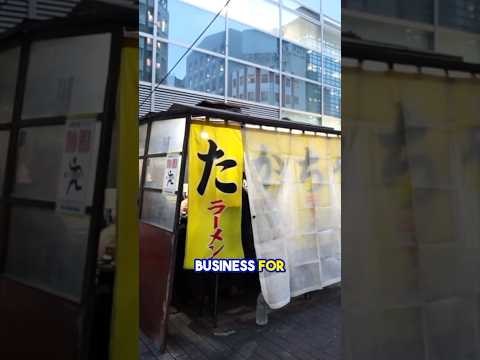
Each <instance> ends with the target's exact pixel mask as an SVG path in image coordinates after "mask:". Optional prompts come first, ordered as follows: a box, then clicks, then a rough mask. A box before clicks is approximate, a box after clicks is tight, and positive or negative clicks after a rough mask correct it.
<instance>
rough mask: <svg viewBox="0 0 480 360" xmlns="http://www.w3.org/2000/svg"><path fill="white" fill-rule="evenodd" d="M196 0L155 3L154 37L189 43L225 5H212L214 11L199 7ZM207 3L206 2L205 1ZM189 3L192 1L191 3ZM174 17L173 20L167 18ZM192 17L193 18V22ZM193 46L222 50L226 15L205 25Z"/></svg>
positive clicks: (173, 0) (219, 51) (223, 50)
mask: <svg viewBox="0 0 480 360" xmlns="http://www.w3.org/2000/svg"><path fill="white" fill-rule="evenodd" d="M202 2H205V1H198V0H186V1H183V0H168V1H159V2H158V15H157V36H159V37H162V38H165V39H169V40H175V41H179V42H181V43H183V44H185V45H188V46H190V44H192V43H193V42H194V41H195V39H196V38H197V37H198V36H199V35H200V34H201V33H202V31H203V30H204V29H205V28H206V27H207V26H208V25H209V24H210V22H211V21H212V19H213V18H214V16H215V14H216V13H217V12H218V11H219V10H220V9H221V8H222V7H223V5H224V4H217V6H215V4H211V6H210V7H212V8H216V9H215V14H214V13H212V12H209V11H205V10H202V9H201V8H200V7H203V6H202ZM206 2H207V3H208V1H206ZM188 3H191V4H194V5H190V4H188ZM170 19H174V21H170ZM192 19H195V21H192ZM195 46H196V47H199V48H202V49H206V50H210V51H214V52H218V53H221V54H224V53H225V18H224V17H222V16H219V17H218V18H217V19H216V20H215V21H214V22H213V23H212V24H211V25H210V27H209V28H208V30H207V31H206V32H205V34H203V35H202V38H201V39H200V40H199V41H198V42H197V44H196V45H195Z"/></svg>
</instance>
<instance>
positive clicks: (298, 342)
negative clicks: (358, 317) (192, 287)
mask: <svg viewBox="0 0 480 360" xmlns="http://www.w3.org/2000/svg"><path fill="white" fill-rule="evenodd" d="M340 303H341V301H340V288H338V287H333V288H329V289H324V290H321V291H317V292H314V293H312V294H311V297H310V298H308V299H306V298H304V297H299V298H297V299H295V300H294V301H293V302H292V303H291V304H289V305H288V306H286V307H285V308H283V309H280V310H277V311H274V312H272V313H271V314H270V315H269V322H268V325H266V326H264V327H260V326H257V325H256V324H255V309H254V308H253V307H246V306H244V307H240V308H237V309H235V311H233V313H232V311H230V312H228V313H222V314H220V316H219V323H218V328H216V329H214V328H213V324H212V319H211V318H210V317H208V316H205V317H201V318H195V319H193V318H191V317H189V316H187V315H186V314H184V313H180V312H179V313H176V314H172V315H171V316H170V323H169V335H168V338H167V350H166V352H165V353H164V354H160V353H159V352H158V351H157V349H156V348H155V346H154V345H153V344H152V343H151V342H150V341H149V339H148V338H147V337H146V336H144V335H142V336H141V338H140V348H141V359H142V360H223V359H227V360H250V359H252V360H253V359H255V360H340V359H341V358H342V354H341V332H342V324H341V323H342V321H341V305H340Z"/></svg>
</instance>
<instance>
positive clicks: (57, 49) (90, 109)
mask: <svg viewBox="0 0 480 360" xmlns="http://www.w3.org/2000/svg"><path fill="white" fill-rule="evenodd" d="M110 40H111V34H94V35H86V36H76V37H67V38H61V39H53V40H44V41H38V42H35V43H33V45H32V48H31V54H30V63H29V69H28V74H27V83H26V88H25V99H24V106H23V112H22V118H23V119H28V118H39V117H52V116H62V115H67V114H89V113H101V112H102V111H103V107H104V99H105V89H106V84H107V74H108V66H109V60H110V54H109V52H110ZM85 49H89V51H85ZM52 75H53V76H52Z"/></svg>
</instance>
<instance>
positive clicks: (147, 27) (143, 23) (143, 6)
mask: <svg viewBox="0 0 480 360" xmlns="http://www.w3.org/2000/svg"><path fill="white" fill-rule="evenodd" d="M154 3H155V1H154V0H140V3H139V9H138V25H139V26H138V27H139V29H140V31H143V32H146V33H149V34H153V20H154V18H153V13H154V9H153V7H154Z"/></svg>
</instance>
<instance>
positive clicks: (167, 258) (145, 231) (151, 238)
mask: <svg viewBox="0 0 480 360" xmlns="http://www.w3.org/2000/svg"><path fill="white" fill-rule="evenodd" d="M173 254H174V236H173V234H172V233H171V232H168V231H165V230H162V229H160V228H157V227H155V226H152V225H148V224H143V223H142V224H140V328H141V329H142V331H143V332H144V333H145V334H146V335H147V336H148V337H150V338H151V339H152V340H153V341H154V342H155V343H156V344H157V345H162V344H163V343H164V339H165V335H166V334H165V332H166V321H167V311H168V301H167V300H168V291H169V288H170V283H171V281H173V274H172V273H171V268H172V265H173V264H172V256H173Z"/></svg>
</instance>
